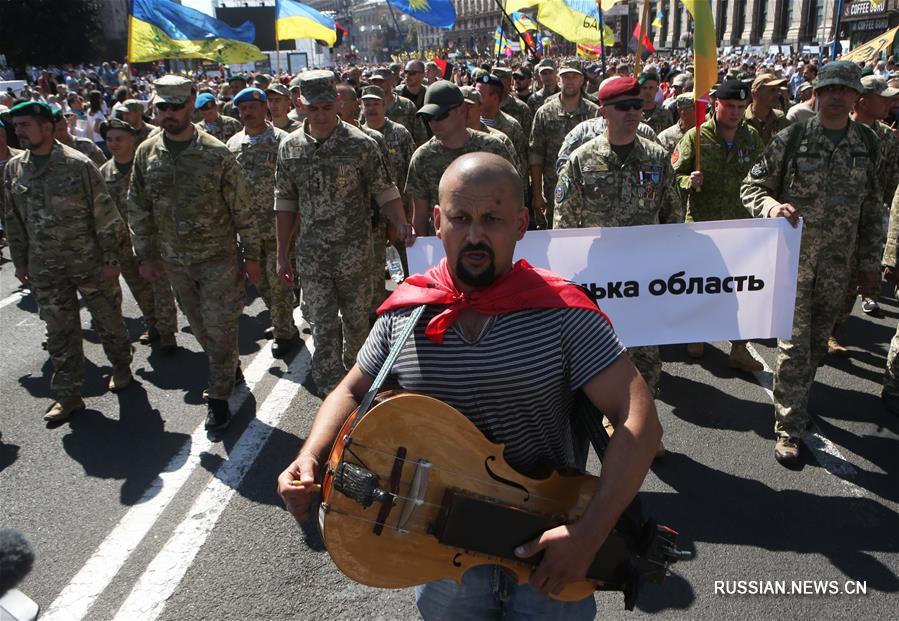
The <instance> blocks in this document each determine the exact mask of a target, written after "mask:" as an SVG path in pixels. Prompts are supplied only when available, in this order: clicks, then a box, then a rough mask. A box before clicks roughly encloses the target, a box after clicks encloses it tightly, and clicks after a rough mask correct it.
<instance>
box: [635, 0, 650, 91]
mask: <svg viewBox="0 0 899 621" xmlns="http://www.w3.org/2000/svg"><path fill="white" fill-rule="evenodd" d="M647 19H649V0H643V17H642V18H640V23H639V24H638V25H639V26H640V35H641V36H639V37H637V54H636V58H634V78H635V79H636V78H638V77H640V69H641V67H642V65H643V36H645V37H646V38H647V39H648V38H649V33H648V32H647V31H646V20H647Z"/></svg>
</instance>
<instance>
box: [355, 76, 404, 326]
mask: <svg viewBox="0 0 899 621" xmlns="http://www.w3.org/2000/svg"><path fill="white" fill-rule="evenodd" d="M384 95H385V93H384V89H382V88H381V87H379V86H366V87H365V88H364V89H362V107H363V113H364V116H365V125H364V126H363V127H365V128H367V129H371V130H374V131H376V132H378V133H380V134H381V135H382V136H383V137H384V143H385V144H386V145H387V168H388V169H389V170H390V176H391V178H392V179H393V180H394V181H395V182H396V186H397V188H404V187H406V173H407V172H408V170H409V162H410V161H411V160H412V154H413V153H414V152H415V141H414V140H413V139H412V134H410V133H409V130H407V129H406V128H405V127H403V126H402V125H400V124H399V123H394V122H393V121H391V120H390V119H388V118H387V117H386V116H385V114H386V108H385V106H384ZM404 198H405V197H404ZM407 204H408V201H407V200H403V205H404V206H405V205H407ZM411 218H412V213H411V209H408V208H407V209H406V219H407V220H410V219H411ZM372 235H373V244H372V250H373V255H372V256H373V265H372V287H373V290H372V307H373V308H375V309H376V308H377V307H378V306H380V305H381V302H383V301H384V299H385V298H386V297H387V294H386V290H385V288H384V266H385V265H386V262H387V246H386V245H385V244H382V243H380V240H387V239H388V230H387V223H386V222H384V220H383V219H380V222H379V224H378V226H377V228H375V229H373V230H372ZM401 251H402V252H401V254H403V253H404V251H405V248H402V247H401Z"/></svg>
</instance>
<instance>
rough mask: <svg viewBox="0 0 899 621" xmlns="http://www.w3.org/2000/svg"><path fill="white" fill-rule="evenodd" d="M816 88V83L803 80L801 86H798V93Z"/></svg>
mask: <svg viewBox="0 0 899 621" xmlns="http://www.w3.org/2000/svg"><path fill="white" fill-rule="evenodd" d="M813 88H815V85H814V84H812V83H811V82H803V83H802V84H800V85H799V86H797V87H796V94H797V95H798V94H799V93H804V92H805V91H810V90H812V89H813Z"/></svg>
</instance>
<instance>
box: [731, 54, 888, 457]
mask: <svg viewBox="0 0 899 621" xmlns="http://www.w3.org/2000/svg"><path fill="white" fill-rule="evenodd" d="M860 77H861V70H860V69H859V67H858V65H856V64H854V63H851V62H848V61H839V62H831V63H829V64H827V65H825V66H824V67H823V68H822V69H821V73H820V75H819V77H818V81H817V82H816V84H815V93H816V96H817V98H818V101H819V108H818V114H817V115H816V116H815V117H813V118H811V119H809V120H808V121H805V122H803V123H796V124H795V125H792V126H790V127H789V128H787V129H786V130H784V131H782V132H780V133H779V134H777V135H776V136H775V137H774V139H773V140H772V142H771V144H770V145H768V147H767V149H766V150H765V154H764V156H763V157H762V159H761V160H759V161H758V162H757V163H756V164H755V165H754V166H753V167H752V169H751V170H750V172H749V175H748V176H747V177H746V179H745V180H744V181H743V185H742V188H741V192H740V194H741V197H742V199H743V204H744V205H745V206H746V208H747V209H749V211H750V213H751V214H752V215H753V216H755V217H769V218H772V217H785V218H788V219H789V221H790V222H791V224H793V225H794V226H796V225H798V221H799V218H800V217H802V218H803V220H804V225H803V233H802V246H801V248H800V253H799V276H798V280H797V288H796V306H795V310H794V315H793V332H792V336H791V338H790V340H788V341H785V340H779V341H778V343H777V362H776V365H775V368H774V411H775V418H776V422H775V424H774V431H775V433H776V435H777V443H776V445H775V449H774V456H775V458H776V459H777V460H778V461H779V462H781V463H783V464H785V465H791V464H795V463H797V461H798V459H799V447H800V445H799V437H800V434H801V433H802V431H803V430H804V429H805V427H806V426H807V425H808V423H809V421H810V417H809V413H808V396H809V391H810V389H811V386H812V383H813V382H814V380H815V372H816V370H817V367H818V363H819V362H820V361H821V358H822V357H823V355H824V353H825V352H826V351H827V337H828V336H829V335H830V333H831V329H832V328H833V325H834V322H835V321H836V319H837V317H839V314H840V310H841V309H842V306H843V300H844V298H845V294H846V290H847V289H848V287H849V279H850V277H851V274H852V270H853V268H854V267H857V269H858V271H859V279H858V282H859V289H860V290H862V292H863V293H864V292H869V291H872V290H874V289H876V287H877V277H878V272H879V267H880V259H881V252H880V240H881V235H882V222H881V214H882V207H881V203H882V200H883V195H882V193H881V191H880V180H879V179H878V177H877V171H878V168H877V167H878V159H879V153H878V151H877V148H876V137H875V136H874V135H873V132H872V130H871V129H870V128H868V127H865V126H864V125H862V124H860V123H855V122H854V121H851V120H850V119H849V113H850V112H851V111H852V107H853V105H855V102H856V100H857V99H858V95H859V93H861V91H862V85H861V80H860ZM869 143H870V144H871V145H873V147H874V148H869V146H868V145H869ZM853 258H856V259H855V260H853ZM853 263H855V264H856V265H853Z"/></svg>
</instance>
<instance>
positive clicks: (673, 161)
mask: <svg viewBox="0 0 899 621" xmlns="http://www.w3.org/2000/svg"><path fill="white" fill-rule="evenodd" d="M679 159H680V151H679V150H678V149H675V150H674V153H672V154H671V165H672V166H674V165H675V164H677V160H679Z"/></svg>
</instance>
